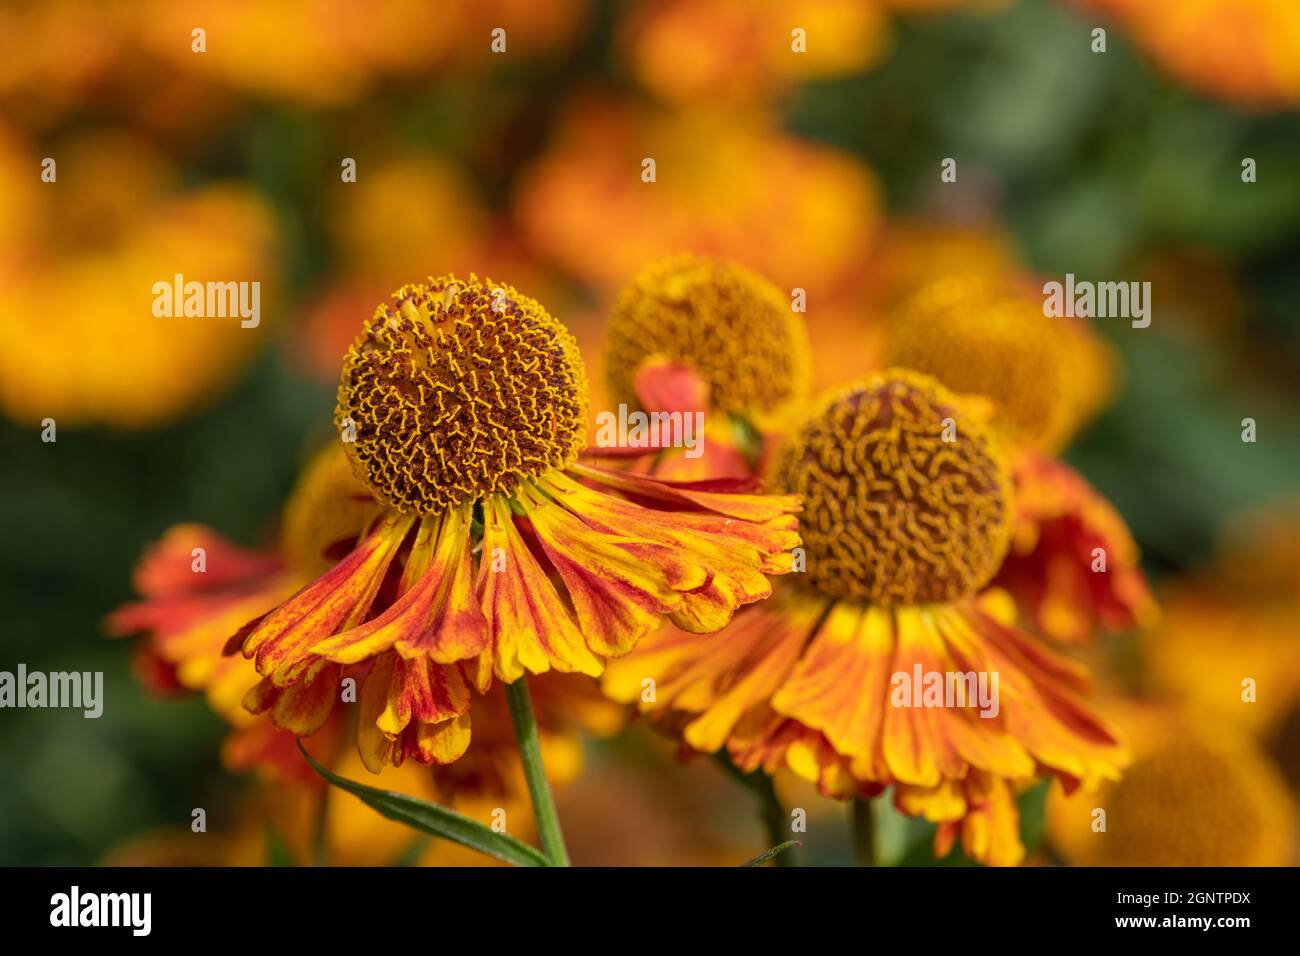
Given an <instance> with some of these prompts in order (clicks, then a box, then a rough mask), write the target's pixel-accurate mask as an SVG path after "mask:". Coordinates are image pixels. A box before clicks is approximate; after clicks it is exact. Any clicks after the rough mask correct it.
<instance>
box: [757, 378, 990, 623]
mask: <svg viewBox="0 0 1300 956" xmlns="http://www.w3.org/2000/svg"><path fill="white" fill-rule="evenodd" d="M959 419H960V424H959ZM945 423H948V425H947V426H945ZM958 429H960V434H959V432H958ZM945 433H946V436H945ZM775 480H776V484H777V486H778V487H781V488H785V489H788V490H789V491H790V492H791V493H794V494H798V495H801V496H802V497H803V499H804V505H805V510H806V512H807V516H808V517H807V520H806V522H805V526H804V528H803V532H802V536H803V539H804V548H805V550H806V551H807V553H808V566H809V567H808V576H807V584H809V585H810V586H812V587H813V588H815V589H816V590H818V591H819V592H821V593H823V594H827V595H831V596H834V597H842V598H853V599H859V600H867V601H871V602H872V603H874V604H879V605H882V606H893V605H896V604H926V603H931V602H936V601H948V600H955V599H959V598H964V597H969V596H971V595H972V594H974V593H975V592H976V591H978V590H979V589H980V588H982V587H983V586H984V585H985V584H987V583H988V582H989V579H990V578H992V576H993V575H994V573H996V571H997V569H998V566H999V564H1000V563H1001V561H1002V558H1003V555H1005V554H1006V550H1007V542H1008V540H1009V537H1010V527H1011V505H1010V476H1009V472H1008V469H1007V464H1006V460H1005V457H1004V456H1003V454H1002V453H1001V451H1000V450H999V449H998V447H997V444H996V441H995V439H994V438H993V437H992V436H991V435H990V433H989V431H988V429H987V428H986V427H985V426H984V424H983V423H982V422H981V421H980V420H979V417H978V416H971V415H967V414H966V413H965V411H964V410H963V407H962V405H961V404H960V401H959V399H958V398H957V397H956V396H955V395H953V394H952V393H951V392H949V391H948V390H947V389H946V388H944V387H943V386H942V385H940V384H939V383H938V382H936V381H934V380H933V379H931V378H929V377H928V376H925V375H919V374H917V373H914V372H910V371H907V370H903V369H898V370H894V371H892V372H891V373H890V374H889V375H887V376H886V375H882V376H879V377H876V378H873V379H870V380H869V381H868V382H867V383H865V384H859V385H856V386H852V387H850V388H848V389H847V390H845V391H843V392H842V393H840V394H838V395H836V396H834V397H832V398H831V399H830V400H829V401H827V402H826V403H825V404H824V405H823V406H822V408H821V410H820V411H819V412H818V413H816V414H814V415H813V416H812V417H811V418H810V419H809V420H808V422H807V423H806V424H805V425H804V427H803V429H802V430H801V431H800V432H799V433H798V434H796V435H795V437H794V438H793V439H791V441H790V443H789V444H788V445H787V446H786V448H785V450H784V452H783V453H782V456H781V461H780V464H779V466H778V469H777V474H776V479H775Z"/></svg>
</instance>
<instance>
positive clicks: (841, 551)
mask: <svg viewBox="0 0 1300 956" xmlns="http://www.w3.org/2000/svg"><path fill="white" fill-rule="evenodd" d="M978 409H979V406H978V405H971V404H969V403H968V402H966V401H964V400H963V399H961V398H959V397H958V396H956V395H954V394H953V393H952V392H950V391H948V390H947V389H946V388H945V387H944V386H942V385H941V384H940V383H939V382H937V381H936V380H934V379H933V378H930V377H929V376H926V375H922V374H919V373H916V372H913V371H909V370H904V369H890V370H886V371H884V372H881V373H878V374H876V375H874V376H872V377H870V378H868V379H866V380H864V381H862V382H860V383H858V384H856V385H854V386H851V387H849V388H848V389H846V390H844V391H842V392H839V393H836V394H833V395H831V396H830V397H829V398H828V399H826V400H824V401H823V402H822V404H821V405H820V407H819V408H818V410H817V411H816V412H815V413H814V414H813V415H811V416H810V417H809V419H808V421H807V423H806V424H805V425H804V426H803V427H802V429H800V430H799V431H798V432H797V433H796V434H795V435H794V436H793V437H792V438H791V439H790V441H789V443H788V445H787V447H786V448H785V449H784V451H783V452H782V453H781V456H780V460H779V462H780V463H779V465H778V468H777V471H776V476H775V485H776V486H777V487H778V488H780V489H782V490H784V491H787V492H790V493H795V494H799V495H802V496H803V497H804V502H805V521H804V523H803V525H802V527H801V534H802V535H803V538H804V545H803V547H804V549H805V551H806V558H807V567H806V571H805V573H804V574H802V575H800V576H798V577H796V578H793V579H791V580H790V582H789V583H788V584H786V585H785V586H783V587H782V588H781V589H780V590H779V591H778V592H777V594H776V595H774V596H773V598H772V599H771V600H770V601H768V602H766V603H765V604H763V605H760V606H758V607H755V608H752V609H748V610H746V611H745V612H744V613H743V614H741V615H739V616H738V617H737V619H736V621H735V622H734V623H733V624H732V626H731V627H729V628H728V629H727V630H726V631H724V632H723V633H722V634H720V635H718V636H717V637H714V638H709V639H700V638H698V637H694V636H692V635H689V634H685V633H681V632H672V631H668V630H665V631H663V632H661V633H659V634H657V635H655V636H654V637H652V638H649V639H647V640H644V641H642V643H641V644H640V646H639V647H638V648H637V649H636V650H635V651H634V652H633V653H632V654H630V655H628V656H627V657H625V658H622V659H621V660H618V661H613V662H611V663H610V665H609V668H608V669H607V672H606V675H605V678H604V687H605V690H606V693H608V694H610V696H611V697H613V698H614V699H615V700H621V701H629V702H630V701H633V700H637V699H640V700H641V709H642V710H643V711H644V712H646V713H648V714H650V715H652V717H653V719H655V720H657V721H659V722H662V723H664V724H665V725H666V726H669V727H670V728H673V729H675V730H677V731H678V732H680V733H681V735H682V737H683V739H684V741H685V742H686V744H688V745H689V746H690V747H692V748H694V749H696V750H701V751H706V752H716V751H718V750H720V749H722V748H723V747H726V749H727V751H728V753H729V754H730V756H731V759H732V760H733V761H734V762H735V763H736V764H737V765H738V766H739V767H740V768H741V769H743V770H747V771H753V770H756V769H760V768H761V769H763V770H765V771H767V772H769V773H772V772H775V771H777V770H778V769H781V768H786V769H789V770H792V771H794V772H795V773H796V774H798V775H799V776H802V777H804V778H805V779H809V780H814V781H816V782H817V783H818V785H819V788H820V789H821V791H822V792H823V793H824V794H827V795H830V796H838V797H847V796H851V795H853V794H854V793H855V792H856V793H860V794H863V795H874V794H877V793H879V792H880V791H881V790H883V789H884V788H885V787H888V786H893V787H895V797H894V799H895V803H896V805H897V806H898V807H899V808H900V809H901V810H903V811H904V812H906V813H909V814H911V815H916V816H924V817H926V818H927V819H929V820H931V821H933V822H936V823H939V824H940V827H939V830H938V834H937V836H936V849H937V851H938V852H939V853H941V854H942V853H946V852H947V848H948V847H949V846H950V845H951V843H952V841H953V840H954V839H955V838H956V837H957V836H958V835H959V834H960V836H961V837H962V841H963V846H964V847H965V849H966V852H967V853H968V854H970V855H972V856H973V857H975V858H977V859H980V860H984V861H986V862H990V863H995V864H1014V863H1017V862H1019V860H1020V859H1021V857H1022V856H1023V852H1024V851H1023V848H1022V847H1021V845H1020V840H1019V835H1018V832H1017V826H1016V820H1017V810H1016V805H1015V802H1014V796H1015V792H1016V788H1018V787H1019V786H1021V785H1024V784H1027V783H1028V782H1029V781H1031V780H1033V779H1034V778H1035V777H1036V776H1038V775H1039V774H1042V773H1050V774H1052V775H1055V776H1057V777H1059V778H1060V779H1062V780H1063V781H1065V782H1066V783H1067V784H1068V785H1070V786H1075V785H1078V784H1080V783H1082V784H1084V785H1085V786H1088V787H1095V786H1096V785H1097V783H1098V782H1100V781H1101V780H1104V779H1113V778H1115V777H1116V776H1118V773H1119V771H1120V768H1121V767H1122V766H1123V765H1124V762H1125V759H1126V755H1125V751H1124V748H1123V746H1122V745H1121V744H1120V742H1119V740H1118V738H1117V736H1116V735H1115V734H1114V732H1113V731H1111V730H1110V729H1109V728H1108V727H1107V726H1106V725H1105V724H1104V723H1103V722H1102V721H1101V720H1100V719H1099V718H1097V717H1096V716H1095V715H1094V714H1093V713H1092V712H1091V711H1090V710H1089V709H1088V708H1087V706H1086V705H1085V704H1084V703H1083V701H1082V700H1081V699H1080V696H1079V695H1080V694H1081V692H1083V691H1084V690H1085V688H1086V685H1087V675H1086V673H1085V672H1084V671H1083V670H1082V669H1081V668H1079V667H1078V666H1077V665H1074V664H1072V663H1070V662H1068V661H1066V660H1064V659H1061V658H1059V657H1056V656H1055V655H1053V654H1051V653H1049V652H1048V651H1047V650H1045V649H1044V648H1042V647H1041V646H1039V645H1038V644H1036V643H1035V642H1034V641H1033V640H1032V639H1030V638H1029V637H1028V636H1027V635H1026V634H1024V633H1023V632H1021V631H1020V630H1018V629H1017V628H1016V627H1015V626H1014V625H1013V623H1012V619H1013V617H1014V608H1011V607H1009V601H1008V599H1007V597H1006V595H1005V594H1004V593H1002V592H998V591H996V590H994V591H985V590H984V588H985V586H986V585H987V584H988V583H989V581H990V580H991V579H992V577H993V576H994V574H995V573H996V572H997V570H998V568H999V566H1000V565H1001V562H1002V559H1003V557H1004V555H1005V554H1006V551H1007V548H1008V546H1009V543H1010V539H1011V525H1012V518H1013V504H1012V485H1011V475H1010V469H1009V466H1008V463H1007V461H1006V456H1005V453H1004V452H1003V451H1002V449H1001V448H1000V445H999V443H998V440H997V438H996V435H995V433H994V432H993V431H992V430H991V429H990V428H989V426H988V425H987V424H986V423H985V422H984V421H983V420H982V418H981V415H980V414H979V411H978ZM945 434H947V435H948V436H949V437H950V438H951V440H945ZM936 673H937V674H939V675H953V674H958V675H966V674H969V675H971V676H972V677H974V678H976V679H978V675H980V674H983V675H985V679H986V681H988V682H989V683H990V684H991V683H992V682H993V681H994V680H996V681H997V685H998V688H999V690H998V691H996V692H995V693H996V694H997V695H998V696H997V699H998V700H999V705H998V709H997V713H996V714H991V713H990V714H987V715H986V716H980V715H979V714H978V713H977V712H976V711H975V710H974V709H972V708H971V707H969V706H961V705H960V704H961V703H962V702H965V703H970V702H971V700H972V699H971V698H966V697H962V698H959V701H958V705H957V706H938V707H919V708H913V707H911V706H907V703H908V700H907V698H906V697H901V698H900V695H899V687H900V686H902V684H901V682H900V677H899V675H902V676H903V679H909V678H910V677H911V676H912V675H913V674H921V675H928V674H936ZM993 675H997V677H996V678H994V677H993ZM646 681H652V682H653V683H651V684H649V685H647V684H646V683H645V682H646ZM647 686H649V687H650V688H652V689H651V691H646V690H645V688H646V687H647ZM918 693H919V688H918ZM949 703H950V704H951V702H949Z"/></svg>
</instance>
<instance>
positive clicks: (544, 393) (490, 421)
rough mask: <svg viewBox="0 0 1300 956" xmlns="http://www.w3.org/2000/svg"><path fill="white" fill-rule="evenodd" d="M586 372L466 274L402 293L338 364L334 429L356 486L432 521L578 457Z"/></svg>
mask: <svg viewBox="0 0 1300 956" xmlns="http://www.w3.org/2000/svg"><path fill="white" fill-rule="evenodd" d="M586 417H587V408H586V371H585V370H584V368H583V365H582V359H581V357H580V356H579V355H578V351H577V344H576V343H575V342H574V340H573V336H572V335H570V334H569V332H568V330H567V329H565V328H564V326H563V325H562V324H560V322H558V321H557V320H556V319H555V318H553V317H552V316H551V315H550V314H549V313H548V312H547V311H546V310H545V309H543V308H542V307H541V306H540V305H539V304H538V303H537V302H535V301H534V300H532V299H530V298H528V297H527V296H523V295H520V294H519V293H518V292H517V291H515V290H514V289H513V288H510V287H509V286H503V285H497V284H495V283H493V282H492V281H491V280H490V279H489V280H487V281H486V282H480V281H479V280H478V278H477V277H476V276H473V275H471V276H470V278H469V281H467V282H462V281H460V280H459V279H457V278H456V277H455V276H444V277H441V278H438V279H432V280H430V281H429V282H428V283H426V284H420V285H407V286H403V287H402V288H401V289H399V290H398V291H397V292H395V293H394V294H393V296H392V298H391V299H390V300H389V301H388V302H387V303H386V304H384V305H382V306H381V307H380V308H379V310H378V311H377V312H376V313H375V315H374V317H373V318H372V319H371V320H370V321H369V322H367V323H366V326H365V329H364V330H363V332H362V334H361V336H360V337H359V338H358V339H357V341H356V342H355V343H354V344H353V346H352V348H351V349H350V350H349V351H348V354H347V355H346V356H345V357H344V360H343V377H342V381H341V382H340V384H339V398H338V410H337V412H336V413H335V424H336V425H338V426H339V428H340V429H341V430H346V429H347V427H348V425H349V423H352V425H353V427H354V429H355V436H354V440H351V441H349V440H348V439H347V437H346V436H345V439H344V441H345V445H344V447H345V448H346V449H347V452H348V455H349V457H350V458H351V459H352V461H353V464H354V467H355V469H356V472H357V475H358V477H360V478H361V480H362V481H364V482H365V483H366V484H367V485H368V486H369V487H370V488H371V490H372V491H373V492H374V494H375V497H376V498H378V499H379V500H380V501H382V502H384V503H385V504H387V505H390V506H392V507H393V508H394V509H396V510H397V511H400V512H403V513H408V514H410V513H413V514H420V515H428V514H437V513H439V512H441V511H443V510H446V509H450V508H457V507H459V506H461V505H463V504H465V503H466V502H470V501H476V500H478V499H480V498H483V497H485V496H487V495H491V494H495V493H497V492H506V493H509V492H512V491H514V489H515V488H516V487H517V486H518V484H519V483H520V482H521V481H523V480H526V479H530V478H538V477H540V476H541V475H543V474H545V473H546V472H548V471H550V470H552V469H556V468H565V467H567V466H568V465H571V464H573V462H574V461H575V460H576V459H577V457H578V452H579V451H581V450H582V446H583V442H584V435H585V430H586Z"/></svg>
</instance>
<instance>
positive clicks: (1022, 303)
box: [888, 274, 1113, 454]
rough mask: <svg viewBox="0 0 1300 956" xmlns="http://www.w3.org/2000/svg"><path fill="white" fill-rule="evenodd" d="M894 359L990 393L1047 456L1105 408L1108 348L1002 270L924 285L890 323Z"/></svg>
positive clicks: (1005, 420) (1016, 431)
mask: <svg viewBox="0 0 1300 956" xmlns="http://www.w3.org/2000/svg"><path fill="white" fill-rule="evenodd" d="M888 355H889V361H890V362H891V363H892V364H895V365H900V366H903V367H906V368H911V369H916V370H917V371H920V372H925V373H926V374H929V375H933V376H935V377H936V378H938V379H939V380H940V381H942V382H943V383H944V384H945V385H947V386H948V387H949V388H954V389H957V390H958V391H960V392H965V393H973V394H979V395H984V396H987V397H988V398H991V399H992V400H993V402H994V404H995V406H996V408H995V412H996V415H995V422H996V424H997V425H998V427H1000V428H1002V429H1003V430H1005V431H1006V432H1007V434H1008V436H1009V437H1010V438H1011V439H1012V440H1013V441H1014V442H1015V443H1017V444H1023V445H1028V446H1029V447H1031V448H1037V449H1040V450H1042V451H1044V452H1046V453H1048V454H1053V453H1055V452H1057V451H1059V450H1060V449H1062V448H1064V447H1065V446H1066V445H1067V444H1069V441H1070V439H1071V438H1073V437H1074V435H1075V433H1076V432H1077V431H1078V430H1079V428H1080V427H1082V425H1083V424H1085V423H1086V422H1087V421H1088V420H1089V419H1090V418H1091V417H1092V416H1093V415H1094V414H1095V413H1096V412H1097V411H1098V410H1099V409H1100V407H1101V406H1102V405H1103V404H1105V400H1106V398H1107V396H1108V395H1109V392H1110V387H1111V386H1110V383H1111V380H1112V377H1113V370H1112V365H1113V359H1112V357H1111V355H1110V352H1109V351H1108V350H1107V348H1106V347H1105V346H1104V345H1103V344H1102V342H1101V341H1100V340H1099V339H1098V338H1097V337H1096V335H1095V334H1094V333H1093V332H1092V331H1091V329H1090V327H1089V326H1087V325H1085V324H1083V323H1082V322H1079V321H1076V320H1073V319H1069V318H1064V317H1062V318H1047V317H1046V316H1044V315H1043V303H1042V300H1041V298H1039V297H1037V296H1035V295H1034V294H1033V293H1032V292H1030V291H1029V289H1028V288H1027V287H1025V286H1022V285H1019V284H1017V283H1016V282H1015V281H1014V280H1011V279H1009V278H1007V277H1004V276H999V277H996V278H991V279H990V278H986V277H983V276H977V275H973V274H972V275H953V276H949V277H946V278H943V279H940V280H938V281H936V282H933V283H931V284H929V285H927V286H925V287H924V288H923V289H922V290H921V291H920V292H918V293H917V294H916V295H915V296H914V297H913V298H912V299H911V300H910V302H909V303H908V304H907V305H906V306H905V307H904V308H903V309H902V310H901V312H900V313H899V315H898V316H897V317H896V319H895V321H894V322H893V324H892V325H891V328H890V342H889V349H888Z"/></svg>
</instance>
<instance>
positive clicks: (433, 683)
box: [357, 651, 470, 773]
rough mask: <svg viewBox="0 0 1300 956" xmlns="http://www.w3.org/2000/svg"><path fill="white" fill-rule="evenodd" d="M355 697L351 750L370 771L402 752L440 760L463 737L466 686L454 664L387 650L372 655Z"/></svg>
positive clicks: (401, 756)
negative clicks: (356, 712) (354, 747)
mask: <svg viewBox="0 0 1300 956" xmlns="http://www.w3.org/2000/svg"><path fill="white" fill-rule="evenodd" d="M358 702H359V704H360V707H359V711H360V713H359V715H358V724H357V750H358V752H359V753H360V755H361V759H362V762H363V763H365V765H366V768H367V769H369V770H370V771H371V772H373V773H378V772H379V771H380V770H381V769H382V768H383V767H384V766H385V765H392V766H398V765H400V764H401V763H402V762H403V761H404V760H405V759H406V758H407V757H414V758H415V759H417V760H419V761H420V762H421V763H425V764H427V763H430V762H438V763H445V762H447V759H452V760H454V759H455V758H456V757H458V756H460V754H461V753H463V752H464V746H467V745H468V743H469V718H468V715H469V706H470V688H469V684H468V682H467V681H466V679H465V677H464V674H463V672H462V671H461V668H460V665H456V664H453V665H444V664H435V663H432V662H431V661H429V660H428V658H425V657H420V658H414V659H410V660H408V659H406V658H403V657H401V656H400V655H398V654H397V653H395V652H393V651H387V652H385V653H382V654H380V655H379V656H378V657H376V658H375V660H374V663H373V665H372V666H371V669H370V673H369V674H367V675H366V679H365V682H364V683H363V684H362V687H361V694H360V698H359V701H358ZM462 718H463V719H462ZM451 727H455V728H456V732H455V733H449V728H451ZM462 744H463V745H464V746H462ZM457 747H459V752H456V753H455V756H449V755H450V754H452V753H453V752H454V751H456V749H457ZM441 758H447V759H441Z"/></svg>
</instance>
